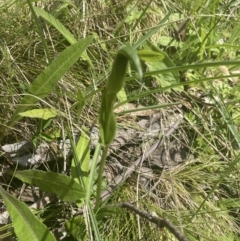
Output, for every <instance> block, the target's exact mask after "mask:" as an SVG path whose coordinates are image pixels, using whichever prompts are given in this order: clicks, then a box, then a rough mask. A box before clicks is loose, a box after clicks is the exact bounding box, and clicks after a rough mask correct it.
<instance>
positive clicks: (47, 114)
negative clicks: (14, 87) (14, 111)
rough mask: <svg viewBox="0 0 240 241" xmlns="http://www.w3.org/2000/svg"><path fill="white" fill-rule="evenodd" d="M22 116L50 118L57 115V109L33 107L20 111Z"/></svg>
mask: <svg viewBox="0 0 240 241" xmlns="http://www.w3.org/2000/svg"><path fill="white" fill-rule="evenodd" d="M19 115H20V116H23V117H29V118H40V119H43V120H48V119H49V118H53V117H56V116H57V111H56V110H54V109H33V110H28V111H24V112H21V113H19Z"/></svg>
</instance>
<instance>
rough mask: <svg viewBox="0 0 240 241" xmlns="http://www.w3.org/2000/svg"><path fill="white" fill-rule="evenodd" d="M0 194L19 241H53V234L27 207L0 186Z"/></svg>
mask: <svg viewBox="0 0 240 241" xmlns="http://www.w3.org/2000/svg"><path fill="white" fill-rule="evenodd" d="M0 194H1V196H2V198H3V200H4V203H5V205H6V207H7V210H8V212H9V215H10V217H11V219H12V221H13V227H14V232H15V233H16V235H17V237H18V240H19V241H25V240H31V241H43V240H45V241H55V240H56V239H55V238H54V236H53V234H52V233H51V232H50V231H49V230H48V229H47V227H46V226H45V225H44V224H43V223H42V222H41V221H40V220H39V219H37V218H36V217H35V216H34V214H33V213H32V212H31V210H30V209H29V207H28V206H27V205H26V204H25V203H23V202H21V201H19V200H17V199H16V198H15V197H13V196H12V195H10V194H9V193H8V192H6V191H5V190H4V189H3V188H2V187H0Z"/></svg>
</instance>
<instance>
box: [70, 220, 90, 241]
mask: <svg viewBox="0 0 240 241" xmlns="http://www.w3.org/2000/svg"><path fill="white" fill-rule="evenodd" d="M65 228H66V230H67V231H68V233H70V234H71V235H72V236H73V237H74V238H75V239H76V240H85V239H84V237H85V236H86V224H85V220H84V217H82V216H76V217H73V218H71V219H70V220H69V221H67V222H66V223H65Z"/></svg>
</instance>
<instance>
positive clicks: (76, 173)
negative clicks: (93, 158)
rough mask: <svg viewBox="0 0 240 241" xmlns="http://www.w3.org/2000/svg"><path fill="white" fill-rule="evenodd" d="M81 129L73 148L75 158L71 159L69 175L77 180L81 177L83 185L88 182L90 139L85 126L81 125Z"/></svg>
mask: <svg viewBox="0 0 240 241" xmlns="http://www.w3.org/2000/svg"><path fill="white" fill-rule="evenodd" d="M82 129H83V131H82V132H81V136H80V138H79V141H78V143H77V146H76V148H75V150H76V153H75V154H74V156H76V159H77V160H75V158H74V159H73V160H72V166H71V177H72V178H73V179H74V180H75V181H76V182H79V178H82V180H83V184H84V187H86V186H87V184H88V171H89V162H90V148H89V145H90V140H89V136H88V135H87V133H88V130H87V128H85V127H83V128H82Z"/></svg>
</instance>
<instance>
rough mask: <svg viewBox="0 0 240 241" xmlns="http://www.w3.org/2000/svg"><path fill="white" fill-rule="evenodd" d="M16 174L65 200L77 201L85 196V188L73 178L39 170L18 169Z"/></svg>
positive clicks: (21, 178) (24, 180) (19, 177)
mask: <svg viewBox="0 0 240 241" xmlns="http://www.w3.org/2000/svg"><path fill="white" fill-rule="evenodd" d="M14 176H15V177H17V178H18V179H20V180H22V181H23V182H26V183H29V184H33V185H35V186H37V187H39V188H40V189H41V190H43V191H46V192H53V193H56V194H57V196H58V197H59V199H61V200H63V201H76V200H80V199H81V198H84V197H85V194H86V192H85V189H84V188H83V187H81V186H80V184H79V183H77V182H75V181H74V180H73V179H72V178H70V177H68V176H66V175H63V174H59V173H55V172H43V171H39V170H25V171H17V172H15V173H14Z"/></svg>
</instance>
